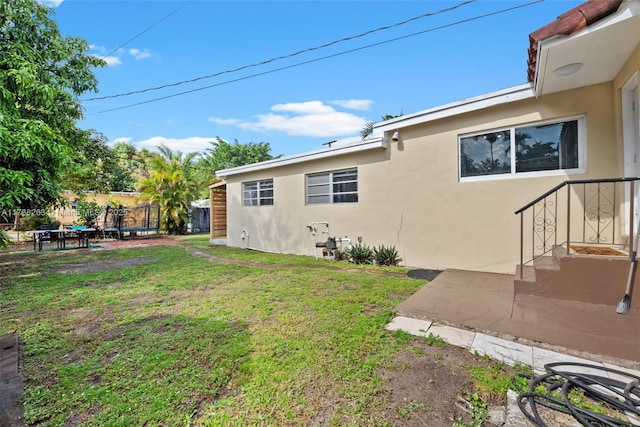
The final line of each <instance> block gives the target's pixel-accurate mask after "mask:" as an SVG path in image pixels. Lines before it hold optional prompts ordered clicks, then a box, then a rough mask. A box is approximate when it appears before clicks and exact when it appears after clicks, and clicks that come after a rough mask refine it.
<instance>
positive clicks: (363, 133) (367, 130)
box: [360, 113, 402, 141]
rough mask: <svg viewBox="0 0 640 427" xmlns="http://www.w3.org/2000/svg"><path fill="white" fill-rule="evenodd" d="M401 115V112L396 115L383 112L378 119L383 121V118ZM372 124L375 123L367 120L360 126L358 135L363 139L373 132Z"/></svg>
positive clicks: (387, 118) (393, 117)
mask: <svg viewBox="0 0 640 427" xmlns="http://www.w3.org/2000/svg"><path fill="white" fill-rule="evenodd" d="M401 115H402V113H400V114H398V115H397V116H394V115H391V114H385V115H384V116H382V117H381V118H380V121H383V122H384V121H385V120H391V119H395V118H396V117H400V116H401ZM373 125H375V122H367V123H365V125H364V126H363V127H362V130H360V137H361V138H362V140H363V141H364V140H365V139H366V138H367V137H368V136H369V135H371V134H372V133H373Z"/></svg>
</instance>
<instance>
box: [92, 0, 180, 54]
mask: <svg viewBox="0 0 640 427" xmlns="http://www.w3.org/2000/svg"><path fill="white" fill-rule="evenodd" d="M191 1H192V0H187V2H186V3H185V4H183V5H182V6H180V7H179V8H177V9H176V10H174V11H173V12H171V13H169V14H168V15H166V16H165V17H163V18H162V19H160V20H159V21H156V22H154V23H153V24H151V25H150V26H149V27H147V28H145V29H144V30H142V31H141V32H139V33H138V34H136V35H135V36H133V37H131V38H130V39H129V40H127V41H126V42H124V43H122V44H121V45H120V46H118V47H116V48H115V49H113V50H112V51H111V52H109V53H107V54H106V55H104V56H103V57H102V58H101V59H105V58H106V57H108V56H109V55H112V54H114V53H116V52H117V51H118V50H119V49H122V48H123V47H125V46H126V45H128V44H129V43H131V42H132V41H134V40H135V39H137V38H138V37H140V36H141V35H143V34H144V33H146V32H147V31H149V30H151V29H152V28H153V27H155V26H157V25H159V24H160V23H161V22H162V21H165V20H166V19H168V18H169V17H171V16H173V15H175V14H176V13H178V12H179V11H180V10H181V9H183V8H185V7H186V6H187V5H188V4H189V3H190V2H191Z"/></svg>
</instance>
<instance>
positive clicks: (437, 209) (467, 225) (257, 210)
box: [227, 82, 622, 273]
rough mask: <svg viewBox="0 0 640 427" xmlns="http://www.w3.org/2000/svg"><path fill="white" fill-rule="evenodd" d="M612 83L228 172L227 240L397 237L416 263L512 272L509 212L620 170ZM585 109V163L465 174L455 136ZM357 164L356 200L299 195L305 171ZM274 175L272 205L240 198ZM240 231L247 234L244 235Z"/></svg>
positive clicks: (514, 226) (285, 243) (514, 256)
mask: <svg viewBox="0 0 640 427" xmlns="http://www.w3.org/2000/svg"><path fill="white" fill-rule="evenodd" d="M614 111H615V107H614V88H613V84H612V83H611V82H609V83H602V84H598V85H593V86H589V87H585V88H580V89H574V90H570V91H565V92H560V93H555V94H551V95H545V96H541V97H539V98H535V97H530V98H528V99H525V100H521V101H515V102H512V103H507V104H503V105H499V106H496V107H492V108H485V109H481V110H478V111H473V112H469V113H467V114H460V115H456V116H453V117H449V118H445V119H440V120H434V121H430V122H426V123H422V124H419V125H415V126H411V127H407V128H402V130H401V138H400V140H399V141H398V142H392V141H391V140H389V141H388V142H387V147H386V148H376V149H372V150H369V151H365V152H360V153H355V154H349V155H344V156H336V157H329V158H326V159H321V160H316V161H307V162H301V163H298V164H294V165H288V166H283V167H275V168H271V169H267V170H259V171H256V172H252V173H247V174H240V175H231V176H228V177H227V191H228V193H227V194H228V209H229V216H228V230H229V231H228V244H229V245H230V246H236V247H249V248H253V249H258V250H264V251H273V252H283V253H295V254H302V255H314V253H315V247H314V244H313V242H314V240H313V236H312V235H311V233H310V232H309V230H308V229H307V226H308V225H310V224H311V223H312V222H314V221H328V222H329V225H330V234H331V235H332V236H338V237H345V236H346V237H348V238H350V239H352V240H353V241H355V240H356V239H357V237H358V236H361V237H362V241H363V242H364V243H366V244H369V245H379V244H385V245H395V246H396V248H397V249H398V250H399V252H400V255H401V256H402V258H403V259H404V263H405V264H406V265H408V266H412V267H423V268H436V269H443V268H458V269H466V270H477V271H493V272H505V273H507V272H508V273H512V272H513V271H514V268H515V265H516V264H517V262H518V259H519V258H518V256H519V241H518V236H519V226H520V225H519V220H518V218H517V217H516V215H514V211H515V210H516V209H518V208H520V207H521V206H523V205H524V204H526V203H527V202H529V201H531V200H532V199H533V198H534V197H536V196H538V195H540V194H542V193H543V192H545V191H547V190H549V189H550V188H552V187H553V186H555V185H556V184H558V183H560V182H562V181H565V180H567V179H578V178H579V179H587V178H603V177H613V176H620V175H621V173H622V171H621V167H620V162H619V151H620V150H619V145H620V143H619V141H618V140H617V138H616V134H617V129H616V121H615V114H614ZM581 115H584V116H585V117H586V144H587V145H586V153H585V155H586V170H585V172H584V173H580V174H574V175H566V174H564V173H557V172H554V175H552V176H537V177H527V178H524V177H517V178H513V177H510V178H504V179H488V180H481V181H473V182H461V180H460V178H459V166H458V163H459V160H458V137H459V135H461V134H466V133H472V132H479V131H489V130H492V129H495V128H500V127H503V126H510V125H522V124H527V123H532V122H537V121H541V120H547V119H562V118H566V117H573V116H581ZM352 167H357V169H358V202H357V203H342V204H314V205H306V204H305V200H306V199H305V191H306V183H305V175H306V174H310V173H315V172H326V171H334V170H340V169H346V168H352ZM262 179H273V183H274V205H273V206H255V207H243V206H242V183H243V182H249V181H254V180H262ZM242 237H244V239H243V238H242Z"/></svg>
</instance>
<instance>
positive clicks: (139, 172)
mask: <svg viewBox="0 0 640 427" xmlns="http://www.w3.org/2000/svg"><path fill="white" fill-rule="evenodd" d="M112 151H113V154H114V156H115V158H116V162H117V163H118V165H119V166H120V167H121V168H122V169H123V170H125V171H126V172H127V173H128V175H129V177H130V178H131V180H132V181H133V182H134V183H137V182H140V181H142V180H143V179H145V178H149V175H150V172H149V169H150V167H151V164H152V163H153V162H154V161H155V159H157V158H159V157H160V154H158V153H154V152H153V151H149V150H147V149H146V148H143V149H141V150H138V149H137V148H136V147H134V146H133V145H131V144H128V143H126V142H116V143H115V144H114V145H113V147H112ZM133 188H135V185H134V186H133V187H132V190H133Z"/></svg>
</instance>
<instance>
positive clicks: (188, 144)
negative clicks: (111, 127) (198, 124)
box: [116, 136, 216, 153]
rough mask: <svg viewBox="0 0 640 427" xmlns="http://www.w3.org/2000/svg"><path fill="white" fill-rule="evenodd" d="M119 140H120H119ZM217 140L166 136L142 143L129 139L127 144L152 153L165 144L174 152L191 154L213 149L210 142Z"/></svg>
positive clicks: (199, 137) (152, 138)
mask: <svg viewBox="0 0 640 427" xmlns="http://www.w3.org/2000/svg"><path fill="white" fill-rule="evenodd" d="M119 139H120V138H118V139H117V140H119ZM117 140H116V141H117ZM215 140H216V138H215V137H202V136H189V137H187V138H167V137H164V136H154V137H151V138H149V139H145V140H142V141H132V140H131V139H129V140H128V141H127V142H129V143H130V144H132V145H134V146H135V147H137V148H146V149H148V150H151V151H157V147H158V146H159V145H160V144H164V145H166V146H167V147H169V148H170V149H172V150H173V151H181V152H183V153H191V152H194V151H203V150H205V149H207V148H211V144H210V143H209V142H210V141H215Z"/></svg>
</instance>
